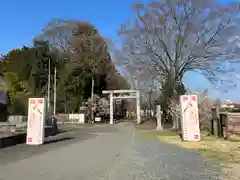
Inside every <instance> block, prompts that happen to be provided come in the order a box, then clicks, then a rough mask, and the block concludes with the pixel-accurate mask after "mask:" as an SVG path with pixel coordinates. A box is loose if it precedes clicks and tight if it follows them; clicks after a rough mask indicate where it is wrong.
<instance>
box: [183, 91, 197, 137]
mask: <svg viewBox="0 0 240 180" xmlns="http://www.w3.org/2000/svg"><path fill="white" fill-rule="evenodd" d="M180 105H181V107H180V108H181V111H180V112H181V124H182V137H183V140H185V141H200V129H199V116H198V102H197V96H196V95H182V96H180Z"/></svg>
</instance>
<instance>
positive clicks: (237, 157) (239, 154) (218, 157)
mask: <svg viewBox="0 0 240 180" xmlns="http://www.w3.org/2000/svg"><path fill="white" fill-rule="evenodd" d="M144 134H145V136H147V137H150V138H158V139H159V140H160V141H162V142H165V143H169V144H175V145H177V146H179V147H182V148H187V149H193V150H197V151H199V152H200V153H201V155H202V156H204V157H207V158H210V159H211V160H214V161H217V162H219V163H220V164H221V165H222V167H223V169H222V170H223V173H224V174H225V177H224V178H225V179H228V180H235V179H240V172H239V169H240V138H239V137H232V138H231V139H230V140H224V139H221V138H216V137H213V136H208V135H206V134H202V135H201V141H199V142H186V141H182V140H181V138H180V136H179V135H178V134H177V133H176V132H173V131H161V132H157V131H154V132H144Z"/></svg>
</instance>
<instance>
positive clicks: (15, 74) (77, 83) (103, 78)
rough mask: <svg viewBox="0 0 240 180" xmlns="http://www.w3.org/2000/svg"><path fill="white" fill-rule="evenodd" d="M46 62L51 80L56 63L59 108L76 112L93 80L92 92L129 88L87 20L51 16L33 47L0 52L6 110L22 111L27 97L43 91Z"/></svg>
mask: <svg viewBox="0 0 240 180" xmlns="http://www.w3.org/2000/svg"><path fill="white" fill-rule="evenodd" d="M57 24H58V26H57ZM49 62H50V67H51V68H50V70H51V82H53V78H54V77H53V75H54V67H56V68H57V97H58V98H57V112H59V113H61V112H62V113H63V112H75V111H78V109H79V106H80V105H81V103H83V102H84V101H86V100H87V99H88V98H89V97H90V95H91V93H90V92H91V87H92V86H91V80H92V79H94V80H95V85H94V89H93V92H94V93H97V94H100V93H101V92H102V90H103V89H108V88H110V89H119V88H122V87H123V88H127V87H128V85H127V83H126V81H125V80H124V78H123V77H122V76H121V75H119V74H118V72H117V71H116V69H115V66H114V65H113V62H112V60H111V57H110V54H109V53H108V49H107V46H106V43H105V40H104V38H103V37H101V36H100V34H99V33H98V31H97V30H96V29H95V28H94V27H93V26H92V25H90V24H88V23H84V22H78V21H64V20H53V21H51V22H50V23H49V24H47V26H46V27H45V28H44V30H43V34H41V35H39V36H37V37H36V38H35V39H34V40H33V46H31V47H26V46H24V47H22V48H19V49H14V50H11V51H10V52H8V53H7V54H6V55H4V56H3V57H2V61H1V70H2V72H3V75H4V79H5V81H6V84H7V91H8V93H9V95H10V98H11V104H12V105H11V107H10V111H11V113H15V114H26V112H27V109H26V107H27V99H28V98H29V97H46V96H47V88H48V87H47V85H48V73H49V72H48V69H49ZM52 91H53V87H51V92H52ZM51 101H52V99H51Z"/></svg>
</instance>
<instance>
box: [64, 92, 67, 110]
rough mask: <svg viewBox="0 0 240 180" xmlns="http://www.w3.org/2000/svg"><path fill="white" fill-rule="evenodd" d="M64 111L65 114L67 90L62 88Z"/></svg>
mask: <svg viewBox="0 0 240 180" xmlns="http://www.w3.org/2000/svg"><path fill="white" fill-rule="evenodd" d="M64 112H65V114H67V90H66V88H65V89H64Z"/></svg>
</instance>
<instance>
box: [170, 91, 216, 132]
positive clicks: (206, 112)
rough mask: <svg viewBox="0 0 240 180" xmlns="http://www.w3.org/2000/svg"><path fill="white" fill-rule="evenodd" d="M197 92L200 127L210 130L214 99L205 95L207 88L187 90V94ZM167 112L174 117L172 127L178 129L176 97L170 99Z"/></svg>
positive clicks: (178, 117) (178, 114)
mask: <svg viewBox="0 0 240 180" xmlns="http://www.w3.org/2000/svg"><path fill="white" fill-rule="evenodd" d="M192 93H193V94H197V97H198V114H199V122H200V128H201V129H208V130H210V126H211V119H212V111H211V109H212V108H213V106H214V102H215V101H214V100H213V99H211V98H209V97H208V96H207V93H208V90H204V91H198V92H188V94H192ZM169 114H171V116H172V117H173V118H174V121H173V129H179V127H180V118H181V114H180V103H179V101H177V100H176V98H172V99H170V103H169Z"/></svg>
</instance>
